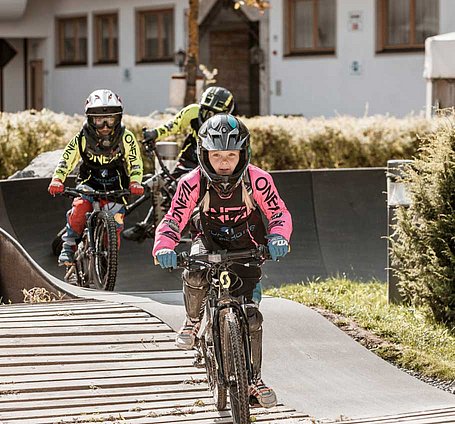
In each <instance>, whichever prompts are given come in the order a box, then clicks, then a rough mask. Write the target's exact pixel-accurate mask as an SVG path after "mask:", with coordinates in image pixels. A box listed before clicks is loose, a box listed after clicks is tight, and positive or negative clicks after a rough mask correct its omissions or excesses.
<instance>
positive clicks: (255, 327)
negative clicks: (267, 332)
mask: <svg viewBox="0 0 455 424" xmlns="http://www.w3.org/2000/svg"><path fill="white" fill-rule="evenodd" d="M246 316H247V318H248V326H249V328H250V333H256V332H258V331H260V330H261V329H262V322H263V321H264V317H263V316H262V313H261V311H260V310H259V308H258V307H257V306H256V305H251V304H247V305H246Z"/></svg>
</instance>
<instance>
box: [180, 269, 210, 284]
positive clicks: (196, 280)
mask: <svg viewBox="0 0 455 424" xmlns="http://www.w3.org/2000/svg"><path fill="white" fill-rule="evenodd" d="M182 279H183V283H184V284H185V285H186V286H187V287H191V288H193V289H203V288H206V287H207V286H208V282H207V273H206V272H205V271H188V270H187V269H185V270H184V271H183V274H182Z"/></svg>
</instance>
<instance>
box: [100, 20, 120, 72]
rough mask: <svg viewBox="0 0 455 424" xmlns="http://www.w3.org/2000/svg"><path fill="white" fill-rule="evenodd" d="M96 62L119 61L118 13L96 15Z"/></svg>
mask: <svg viewBox="0 0 455 424" xmlns="http://www.w3.org/2000/svg"><path fill="white" fill-rule="evenodd" d="M95 63H98V64H102V63H118V16H117V13H111V14H106V15H95Z"/></svg>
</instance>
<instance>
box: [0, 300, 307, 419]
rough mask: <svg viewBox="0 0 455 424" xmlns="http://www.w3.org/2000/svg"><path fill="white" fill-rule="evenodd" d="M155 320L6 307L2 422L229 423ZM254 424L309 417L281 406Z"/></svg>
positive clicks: (98, 311)
mask: <svg viewBox="0 0 455 424" xmlns="http://www.w3.org/2000/svg"><path fill="white" fill-rule="evenodd" d="M174 337H175V333H174V332H173V331H172V330H171V328H170V327H168V326H167V325H166V324H164V323H163V322H162V321H160V320H159V319H158V318H156V317H154V316H150V315H149V314H148V313H146V312H144V311H143V310H141V309H139V308H136V307H133V306H126V305H122V304H116V303H110V302H100V301H90V300H76V301H61V302H52V303H40V304H32V305H29V304H16V305H3V306H0V424H70V423H71V424H74V423H106V424H112V423H119V424H127V423H131V424H148V423H153V424H157V423H187V424H192V423H194V424H209V423H220V424H225V423H226V424H228V423H232V419H231V416H230V412H229V411H221V412H219V411H217V410H216V408H215V407H214V405H213V402H212V399H211V395H210V393H209V391H208V389H207V382H206V376H205V370H204V369H198V368H195V367H193V365H192V363H193V352H191V351H182V350H178V349H177V348H175V346H174ZM251 415H252V422H258V423H263V424H265V423H283V424H284V423H285V424H291V423H310V422H312V420H310V418H309V417H308V416H307V415H304V414H300V413H297V412H296V411H294V410H292V409H290V408H287V407H285V406H283V405H278V406H277V407H276V408H272V409H269V410H266V409H263V408H254V409H252V411H251Z"/></svg>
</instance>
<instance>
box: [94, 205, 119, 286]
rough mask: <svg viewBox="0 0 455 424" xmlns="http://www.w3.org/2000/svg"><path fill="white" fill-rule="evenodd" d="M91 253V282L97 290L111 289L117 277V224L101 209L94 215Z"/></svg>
mask: <svg viewBox="0 0 455 424" xmlns="http://www.w3.org/2000/svg"><path fill="white" fill-rule="evenodd" d="M93 240H94V247H95V248H94V252H93V255H92V266H91V269H92V278H91V280H92V283H93V285H94V287H95V288H96V289H98V290H107V291H112V290H114V287H115V281H116V279H117V262H118V248H117V246H118V245H117V226H116V224H115V220H114V218H113V216H112V215H109V214H108V213H106V212H104V211H101V212H99V213H98V216H97V217H96V224H95V230H94V237H93Z"/></svg>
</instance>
